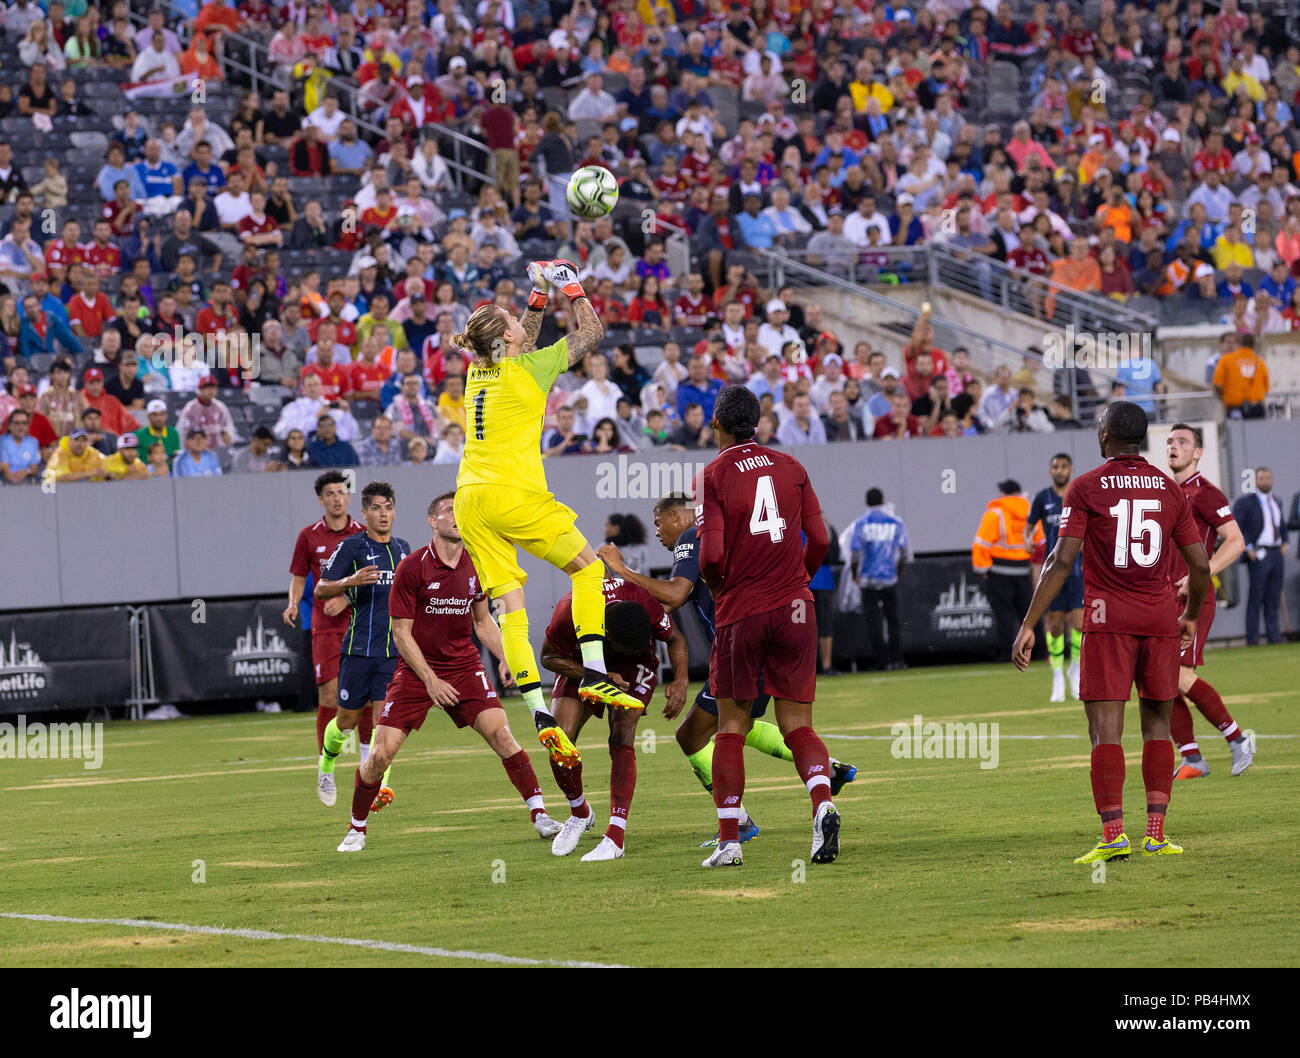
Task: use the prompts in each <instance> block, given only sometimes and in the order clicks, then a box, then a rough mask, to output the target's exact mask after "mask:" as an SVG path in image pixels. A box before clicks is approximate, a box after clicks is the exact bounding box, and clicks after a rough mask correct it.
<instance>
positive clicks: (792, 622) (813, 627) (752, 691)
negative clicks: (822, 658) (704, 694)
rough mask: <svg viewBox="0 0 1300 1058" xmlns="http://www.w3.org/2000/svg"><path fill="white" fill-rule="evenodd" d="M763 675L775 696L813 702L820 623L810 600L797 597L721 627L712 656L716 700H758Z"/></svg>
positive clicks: (764, 681) (710, 669) (768, 690)
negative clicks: (790, 601) (759, 683)
mask: <svg viewBox="0 0 1300 1058" xmlns="http://www.w3.org/2000/svg"><path fill="white" fill-rule="evenodd" d="M799 618H802V620H798V619H799ZM760 676H762V678H763V688H762V689H763V690H764V691H766V692H767V693H768V694H770V695H771V696H772V697H773V698H782V699H785V700H786V701H791V702H811V701H812V700H813V699H814V698H816V697H817V621H816V618H815V617H814V615H813V604H812V602H810V601H806V600H804V599H795V600H794V601H793V602H792V603H787V604H786V605H784V606H778V607H777V608H776V609H775V610H768V611H767V612H766V613H758V614H750V615H749V616H748V617H743V618H741V619H740V620H739V621H737V622H735V623H734V624H729V625H723V626H722V627H721V628H718V629H717V631H716V633H715V635H714V639H713V654H712V656H711V657H710V658H709V686H710V687H711V688H712V690H713V696H714V698H734V699H736V700H737V701H746V700H750V699H753V698H756V697H758V694H759V686H758V682H759V677H760Z"/></svg>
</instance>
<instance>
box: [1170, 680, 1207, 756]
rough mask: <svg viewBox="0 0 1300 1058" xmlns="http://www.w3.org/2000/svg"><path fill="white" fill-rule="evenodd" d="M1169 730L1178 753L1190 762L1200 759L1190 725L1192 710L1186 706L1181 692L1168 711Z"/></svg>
mask: <svg viewBox="0 0 1300 1058" xmlns="http://www.w3.org/2000/svg"><path fill="white" fill-rule="evenodd" d="M1169 731H1170V733H1171V734H1172V735H1173V736H1174V745H1175V746H1177V747H1178V752H1179V753H1181V754H1182V755H1183V756H1184V757H1186V758H1187V759H1188V760H1190V761H1192V762H1195V761H1198V760H1200V759H1201V747H1200V746H1198V745H1197V744H1196V731H1195V729H1194V727H1193V726H1192V711H1191V710H1190V709H1188V708H1187V702H1186V700H1185V699H1184V698H1183V696H1182V695H1181V694H1180V695H1179V696H1178V697H1177V698H1175V699H1174V704H1173V708H1172V709H1170V711H1169Z"/></svg>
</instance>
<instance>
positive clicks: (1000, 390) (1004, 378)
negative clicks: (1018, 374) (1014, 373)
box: [976, 364, 1018, 430]
mask: <svg viewBox="0 0 1300 1058" xmlns="http://www.w3.org/2000/svg"><path fill="white" fill-rule="evenodd" d="M1017 398H1018V395H1017V393H1016V391H1015V388H1014V387H1013V386H1012V385H1011V368H1009V367H1007V365H1006V364H1001V365H999V366H998V368H997V370H996V371H994V372H993V385H991V386H989V388H988V391H987V392H986V393H985V394H984V396H983V397H981V398H980V406H979V409H978V411H977V412H976V414H977V415H979V417H980V420H981V421H982V422H983V423H984V425H985V426H987V427H988V428H989V429H990V430H991V429H993V427H994V426H995V425H996V424H997V421H998V420H999V419H1001V418H1002V416H1003V414H1004V413H1005V412H1006V411H1007V409H1008V408H1010V407H1011V406H1012V405H1013V404H1015V402H1016V400H1017Z"/></svg>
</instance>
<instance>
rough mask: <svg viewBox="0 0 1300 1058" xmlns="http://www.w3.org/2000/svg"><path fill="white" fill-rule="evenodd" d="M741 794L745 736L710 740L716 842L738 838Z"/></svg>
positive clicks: (720, 737) (730, 735) (719, 737)
mask: <svg viewBox="0 0 1300 1058" xmlns="http://www.w3.org/2000/svg"><path fill="white" fill-rule="evenodd" d="M744 794H745V736H744V735H739V734H735V733H732V734H722V733H721V732H719V733H718V734H717V735H716V736H714V739H713V803H714V804H715V805H716V806H717V809H718V844H719V845H721V844H723V843H725V842H728V841H739V840H740V817H741V815H742V814H743V813H742V812H741V809H740V802H741V799H742V798H743V797H744Z"/></svg>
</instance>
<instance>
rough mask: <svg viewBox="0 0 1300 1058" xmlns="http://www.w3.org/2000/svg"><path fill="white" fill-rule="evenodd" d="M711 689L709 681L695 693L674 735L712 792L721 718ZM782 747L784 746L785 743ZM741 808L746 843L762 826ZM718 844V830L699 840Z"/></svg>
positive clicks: (697, 775)
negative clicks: (716, 736) (715, 737)
mask: <svg viewBox="0 0 1300 1058" xmlns="http://www.w3.org/2000/svg"><path fill="white" fill-rule="evenodd" d="M708 689H709V685H708V684H707V683H706V684H705V685H704V688H703V690H701V691H700V692H699V694H697V695H696V696H695V704H694V705H692V706H691V708H690V711H689V712H687V714H686V716H685V717H684V718H683V719H682V722H681V723H680V724H678V725H677V730H676V732H674V737H675V738H676V739H677V745H678V746H679V747H680V748H681V751H682V753H683V755H684V756H685V757H686V762H687V763H688V764H690V766H691V771H692V772H694V773H695V778H696V779H698V780H699V782H700V785H701V786H703V787H704V792H705V793H707V794H710V795H711V794H712V793H713V735H714V733H715V732H716V731H717V730H718V718H717V717H716V716H714V715H713V713H711V712H710V711H709V706H710V705H712V707H713V708H717V706H716V705H713V697H712V695H710V694H708ZM706 703H707V704H706ZM782 748H783V749H784V748H785V746H784V743H783V744H782ZM740 809H741V811H742V812H744V813H745V815H744V818H743V819H741V821H740V843H741V844H742V845H743V844H745V842H747V841H752V840H753V839H754V838H756V837H758V834H759V829H758V824H757V823H755V822H754V820H753V818H752V817H751V816H750V814H749V812H748V811H746V810H745V806H744V804H742V805H741V806H740ZM717 847H718V832H717V831H716V830H715V831H714V832H713V837H711V838H710V839H709V840H708V841H704V842H701V843H700V848H702V849H716V848H717Z"/></svg>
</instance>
